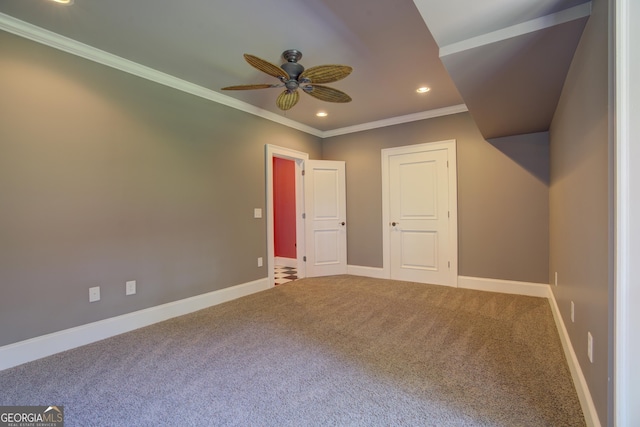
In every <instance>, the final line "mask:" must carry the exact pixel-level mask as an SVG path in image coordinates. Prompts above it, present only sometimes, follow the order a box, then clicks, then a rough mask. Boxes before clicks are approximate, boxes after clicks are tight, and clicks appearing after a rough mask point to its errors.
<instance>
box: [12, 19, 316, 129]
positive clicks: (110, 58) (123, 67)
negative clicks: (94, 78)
mask: <svg viewBox="0 0 640 427" xmlns="http://www.w3.org/2000/svg"><path fill="white" fill-rule="evenodd" d="M0 29H2V30H5V31H7V32H10V33H13V34H15V35H18V36H20V37H24V38H26V39H29V40H33V41H35V42H38V43H41V44H44V45H47V46H49V47H52V48H54V49H58V50H61V51H64V52H67V53H70V54H72V55H76V56H79V57H81V58H84V59H88V60H90V61H93V62H97V63H99V64H102V65H106V66H108V67H111V68H115V69H117V70H120V71H124V72H125V73H129V74H133V75H134V76H138V77H142V78H143V79H147V80H150V81H152V82H156V83H159V84H161V85H164V86H168V87H171V88H173V89H177V90H179V91H182V92H186V93H189V94H191V95H195V96H198V97H200V98H204V99H208V100H210V101H213V102H216V103H218V104H222V105H226V106H228V107H231V108H235V109H237V110H240V111H244V112H246V113H249V114H253V115H255V116H259V117H262V118H264V119H267V120H271V121H273V122H276V123H280V124H282V125H285V126H288V127H290V128H293V129H297V130H300V131H302V132H306V133H308V134H311V135H315V136H318V137H322V131H320V130H318V129H315V128H312V127H310V126H307V125H304V124H302V123H299V122H296V121H294V120H291V119H287V118H285V117H282V116H279V115H278V114H275V113H272V112H271V111H267V110H264V109H262V108H258V107H255V106H253V105H251V104H248V103H246V102H243V101H239V100H237V99H235V98H232V97H230V96H227V95H223V94H221V93H218V92H215V91H213V90H211V89H207V88H204V87H202V86H198V85H196V84H193V83H190V82H188V81H186V80H182V79H179V78H177V77H174V76H171V75H169V74H166V73H163V72H161V71H158V70H154V69H153V68H150V67H145V66H144V65H140V64H138V63H136V62H133V61H130V60H128V59H124V58H122V57H119V56H117V55H113V54H111V53H109V52H105V51H103V50H100V49H96V48H95V47H92V46H89V45H86V44H84V43H80V42H79V41H76V40H73V39H70V38H68V37H65V36H62V35H60V34H57V33H54V32H52V31H49V30H45V29H44V28H40V27H38V26H35V25H33V24H29V23H28V22H24V21H21V20H19V19H17V18H14V17H12V16H9V15H6V14H4V13H0Z"/></svg>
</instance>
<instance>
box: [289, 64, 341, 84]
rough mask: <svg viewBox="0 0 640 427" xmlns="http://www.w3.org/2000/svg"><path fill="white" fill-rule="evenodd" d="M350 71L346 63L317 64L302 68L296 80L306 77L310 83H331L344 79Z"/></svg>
mask: <svg viewBox="0 0 640 427" xmlns="http://www.w3.org/2000/svg"><path fill="white" fill-rule="evenodd" d="M352 71H353V68H351V67H349V66H348V65H318V66H316V67H311V68H307V69H306V70H304V71H303V72H302V74H300V77H299V78H298V80H301V79H305V78H306V79H309V80H310V81H311V83H332V82H337V81H338V80H341V79H344V78H345V77H347V76H348V75H349V74H351V72H352Z"/></svg>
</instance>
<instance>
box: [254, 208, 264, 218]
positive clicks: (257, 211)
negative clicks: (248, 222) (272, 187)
mask: <svg viewBox="0 0 640 427" xmlns="http://www.w3.org/2000/svg"><path fill="white" fill-rule="evenodd" d="M253 217H254V218H262V209H261V208H254V209H253Z"/></svg>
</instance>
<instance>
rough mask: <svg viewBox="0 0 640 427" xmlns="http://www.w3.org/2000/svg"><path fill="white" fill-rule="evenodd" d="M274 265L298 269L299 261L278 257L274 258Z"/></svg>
mask: <svg viewBox="0 0 640 427" xmlns="http://www.w3.org/2000/svg"><path fill="white" fill-rule="evenodd" d="M274 265H280V266H282V267H291V268H298V259H297V258H285V257H282V256H277V257H275V258H274Z"/></svg>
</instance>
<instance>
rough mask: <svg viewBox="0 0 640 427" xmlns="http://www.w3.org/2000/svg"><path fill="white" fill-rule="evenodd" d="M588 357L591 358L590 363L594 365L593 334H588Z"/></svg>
mask: <svg viewBox="0 0 640 427" xmlns="http://www.w3.org/2000/svg"><path fill="white" fill-rule="evenodd" d="M587 356H588V357H589V362H591V363H593V336H592V335H591V332H587Z"/></svg>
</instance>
